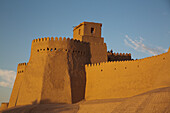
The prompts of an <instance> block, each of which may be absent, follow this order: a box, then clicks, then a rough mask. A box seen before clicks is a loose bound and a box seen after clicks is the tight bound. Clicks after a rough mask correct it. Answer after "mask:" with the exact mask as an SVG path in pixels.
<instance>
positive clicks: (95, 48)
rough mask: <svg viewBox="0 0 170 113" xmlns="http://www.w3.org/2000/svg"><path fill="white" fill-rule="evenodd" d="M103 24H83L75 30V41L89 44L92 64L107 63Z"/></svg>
mask: <svg viewBox="0 0 170 113" xmlns="http://www.w3.org/2000/svg"><path fill="white" fill-rule="evenodd" d="M101 27H102V24H101V23H94V22H82V23H80V24H79V25H78V26H76V27H75V28H74V30H73V39H76V40H80V41H84V42H89V43H90V51H91V63H99V62H106V61H107V46H106V43H104V38H103V37H101Z"/></svg>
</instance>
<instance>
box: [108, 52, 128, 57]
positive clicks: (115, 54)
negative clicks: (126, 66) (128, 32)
mask: <svg viewBox="0 0 170 113" xmlns="http://www.w3.org/2000/svg"><path fill="white" fill-rule="evenodd" d="M107 55H113V56H131V53H115V52H114V53H111V52H107Z"/></svg>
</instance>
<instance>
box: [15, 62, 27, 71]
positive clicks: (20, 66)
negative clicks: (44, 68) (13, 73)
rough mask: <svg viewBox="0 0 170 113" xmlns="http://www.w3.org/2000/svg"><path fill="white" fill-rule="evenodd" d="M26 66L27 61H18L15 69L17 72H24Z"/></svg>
mask: <svg viewBox="0 0 170 113" xmlns="http://www.w3.org/2000/svg"><path fill="white" fill-rule="evenodd" d="M26 66H27V63H26V62H24V63H19V64H18V69H17V73H18V74H19V73H24V71H25V67H26Z"/></svg>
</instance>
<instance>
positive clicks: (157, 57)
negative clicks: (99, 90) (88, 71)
mask: <svg viewBox="0 0 170 113" xmlns="http://www.w3.org/2000/svg"><path fill="white" fill-rule="evenodd" d="M113 54H114V53H113ZM117 54H119V53H116V54H115V55H117ZM167 54H168V52H166V53H162V54H159V55H155V56H151V57H146V58H143V59H136V60H124V61H108V62H100V63H93V64H86V65H85V67H99V66H104V65H110V64H114V65H119V64H127V65H128V64H130V65H131V64H133V63H137V64H138V63H140V62H148V63H149V61H152V63H154V62H155V63H156V62H160V61H164V60H166V59H167V58H168V57H169V56H168V55H167ZM119 55H120V54H119ZM121 55H122V56H123V54H121ZM124 55H127V56H131V54H130V53H129V54H124ZM158 59H159V61H158Z"/></svg>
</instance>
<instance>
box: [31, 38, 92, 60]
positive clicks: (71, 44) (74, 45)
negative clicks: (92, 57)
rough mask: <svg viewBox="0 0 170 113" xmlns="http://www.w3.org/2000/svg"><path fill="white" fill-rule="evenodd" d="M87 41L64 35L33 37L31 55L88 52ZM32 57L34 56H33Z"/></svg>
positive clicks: (80, 53)
mask: <svg viewBox="0 0 170 113" xmlns="http://www.w3.org/2000/svg"><path fill="white" fill-rule="evenodd" d="M87 48H89V43H88V42H83V41H80V40H76V39H70V38H66V37H63V38H62V37H59V38H58V37H55V38H54V37H51V38H50V37H47V38H46V37H44V38H38V39H34V40H33V41H32V47H31V57H30V59H31V58H32V57H34V56H35V57H37V55H45V54H56V53H58V52H66V53H74V54H77V55H88V54H89V49H87ZM35 57H34V58H35Z"/></svg>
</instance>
